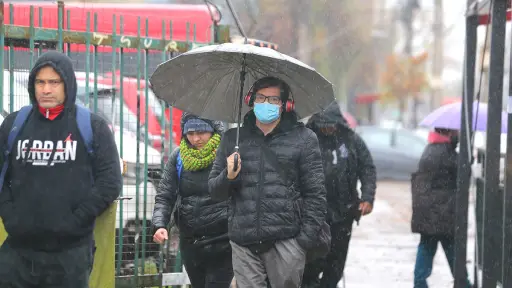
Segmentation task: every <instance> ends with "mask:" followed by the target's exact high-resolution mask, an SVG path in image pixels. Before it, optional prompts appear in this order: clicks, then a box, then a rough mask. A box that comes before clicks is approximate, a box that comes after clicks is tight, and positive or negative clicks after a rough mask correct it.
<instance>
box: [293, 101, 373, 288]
mask: <svg viewBox="0 0 512 288" xmlns="http://www.w3.org/2000/svg"><path fill="white" fill-rule="evenodd" d="M307 127H309V128H310V129H312V130H313V131H314V132H315V133H316V134H317V136H318V141H319V142H320V149H321V151H322V159H323V164H324V172H325V186H326V189H327V203H328V209H327V222H328V223H329V225H330V226H331V236H332V239H331V250H330V251H329V254H328V255H327V256H326V257H325V258H323V259H318V260H316V261H313V262H312V263H308V265H306V269H305V271H304V281H303V287H322V288H328V287H333V288H335V287H337V284H338V282H339V281H340V279H341V277H342V276H343V270H344V268H345V262H346V260H347V252H348V246H349V242H350V237H351V234H352V224H353V222H354V220H357V221H359V220H358V219H359V217H360V216H361V215H367V214H369V213H371V211H372V208H373V200H374V198H375V189H376V173H375V166H374V164H373V160H372V156H371V154H370V151H369V150H368V148H367V147H366V144H365V143H364V141H363V140H362V139H361V137H360V136H359V135H357V134H356V133H355V132H354V131H353V130H352V129H351V128H350V127H349V126H348V123H347V121H346V119H345V118H344V117H343V115H342V114H341V110H340V107H339V106H338V104H337V103H336V102H333V103H332V104H331V105H330V106H329V107H327V109H326V110H325V112H322V113H317V114H315V115H313V116H312V117H311V118H310V119H309V121H308V124H307ZM358 181H361V199H360V197H359V193H358V191H357V182H358ZM320 273H322V278H321V279H319V275H320Z"/></svg>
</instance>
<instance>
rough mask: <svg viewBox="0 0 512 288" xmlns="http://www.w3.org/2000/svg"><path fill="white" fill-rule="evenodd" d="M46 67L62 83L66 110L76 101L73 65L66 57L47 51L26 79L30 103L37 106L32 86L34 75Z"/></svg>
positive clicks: (33, 86)
mask: <svg viewBox="0 0 512 288" xmlns="http://www.w3.org/2000/svg"><path fill="white" fill-rule="evenodd" d="M47 66H50V67H52V68H53V69H55V71H56V72H57V73H58V74H59V75H60V77H61V78H62V81H63V82H64V91H65V93H66V99H65V100H64V106H65V107H66V108H69V107H72V106H74V105H75V101H76V92H77V83H76V77H75V71H74V69H73V63H72V62H71V59H70V58H69V57H68V56H67V55H65V54H63V53H60V52H57V51H48V52H46V53H44V54H43V55H41V56H40V57H39V58H38V59H37V61H36V63H35V65H34V67H33V68H32V70H31V71H30V75H29V77H28V94H29V95H30V102H31V103H32V105H34V106H37V100H36V95H35V94H36V92H35V90H36V89H35V85H34V82H35V80H36V74H37V72H38V71H39V70H40V69H41V68H43V67H47Z"/></svg>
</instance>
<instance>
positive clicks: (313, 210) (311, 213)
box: [297, 129, 327, 249]
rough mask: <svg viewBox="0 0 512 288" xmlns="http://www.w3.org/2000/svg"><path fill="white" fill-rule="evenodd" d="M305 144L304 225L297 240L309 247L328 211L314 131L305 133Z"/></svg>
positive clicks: (301, 175)
mask: <svg viewBox="0 0 512 288" xmlns="http://www.w3.org/2000/svg"><path fill="white" fill-rule="evenodd" d="M304 135H305V137H304V140H305V146H304V148H303V149H302V154H301V157H300V163H299V179H300V189H301V194H302V199H303V209H302V227H301V231H300V234H299V236H298V237H297V241H298V242H299V244H300V245H301V246H302V247H303V248H304V249H309V248H311V247H312V246H313V244H314V243H315V242H316V241H317V238H318V233H319V231H320V227H321V224H322V223H323V222H324V221H325V214H326V212H327V201H326V193H327V192H326V190H325V176H324V171H323V166H322V155H321V153H320V147H319V145H318V139H317V137H316V135H315V133H313V131H311V130H309V129H307V132H305V133H304Z"/></svg>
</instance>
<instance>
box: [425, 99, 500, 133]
mask: <svg viewBox="0 0 512 288" xmlns="http://www.w3.org/2000/svg"><path fill="white" fill-rule="evenodd" d="M487 111H488V109H487V103H479V102H477V101H475V102H473V120H472V125H471V129H472V130H475V131H482V132H485V131H486V130H487V113H488V112H487ZM468 112H469V111H468ZM460 115H461V103H452V104H447V105H443V106H441V107H439V108H437V109H436V110H434V111H433V112H432V113H430V114H429V115H427V117H425V119H423V121H421V123H420V126H424V127H430V128H444V129H451V130H460V127H461V123H460ZM501 119H503V120H504V121H502V122H501V133H507V121H506V120H505V119H507V113H505V111H502V114H501Z"/></svg>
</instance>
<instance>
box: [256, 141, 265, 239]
mask: <svg viewBox="0 0 512 288" xmlns="http://www.w3.org/2000/svg"><path fill="white" fill-rule="evenodd" d="M263 141H265V139H264V140H263ZM263 145H266V143H265V144H263ZM264 168H265V165H264V162H263V149H262V148H261V147H260V173H259V176H260V177H259V179H258V184H256V185H258V186H257V187H258V198H257V202H256V217H257V218H258V219H257V221H256V222H257V223H258V226H257V229H256V231H257V232H256V235H257V236H256V237H258V243H260V244H261V243H262V241H261V217H260V214H261V212H260V211H261V193H263V188H262V187H263V185H262V184H263V173H264Z"/></svg>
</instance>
